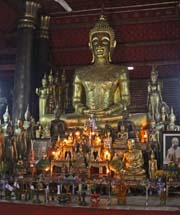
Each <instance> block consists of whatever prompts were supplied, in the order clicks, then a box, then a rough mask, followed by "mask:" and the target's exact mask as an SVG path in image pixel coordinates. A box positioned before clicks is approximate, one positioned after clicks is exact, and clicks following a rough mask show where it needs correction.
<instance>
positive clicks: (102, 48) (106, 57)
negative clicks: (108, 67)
mask: <svg viewBox="0 0 180 215" xmlns="http://www.w3.org/2000/svg"><path fill="white" fill-rule="evenodd" d="M115 46H116V40H115V35H114V30H113V29H112V28H111V27H110V26H109V24H108V22H107V21H106V19H105V17H104V16H103V15H101V16H100V18H99V20H98V22H97V23H96V24H95V26H94V27H93V28H92V29H91V31H90V33H89V47H90V49H91V50H92V54H93V59H92V62H93V63H94V62H95V61H96V60H97V61H99V62H101V61H106V62H111V54H112V51H113V49H114V48H115Z"/></svg>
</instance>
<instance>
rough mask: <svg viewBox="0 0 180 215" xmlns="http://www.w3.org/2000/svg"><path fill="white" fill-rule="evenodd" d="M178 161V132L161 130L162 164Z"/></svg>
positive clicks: (179, 159) (179, 134) (179, 136)
mask: <svg viewBox="0 0 180 215" xmlns="http://www.w3.org/2000/svg"><path fill="white" fill-rule="evenodd" d="M170 163H176V164H179V163H180V132H163V164H167V165H169V164H170Z"/></svg>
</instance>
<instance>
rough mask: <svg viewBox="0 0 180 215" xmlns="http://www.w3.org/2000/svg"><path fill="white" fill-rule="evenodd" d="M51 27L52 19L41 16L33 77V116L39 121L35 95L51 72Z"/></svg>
mask: <svg viewBox="0 0 180 215" xmlns="http://www.w3.org/2000/svg"><path fill="white" fill-rule="evenodd" d="M49 25H50V17H49V16H41V17H40V25H39V29H38V30H37V34H36V41H35V43H36V45H35V53H34V59H33V60H34V65H35V68H34V70H33V76H32V105H33V108H32V111H31V113H32V115H33V116H34V117H35V118H36V120H37V119H38V113H39V111H38V97H37V95H35V89H36V88H39V87H40V86H41V80H42V78H43V76H44V74H45V73H46V72H48V71H49V70H50V65H49Z"/></svg>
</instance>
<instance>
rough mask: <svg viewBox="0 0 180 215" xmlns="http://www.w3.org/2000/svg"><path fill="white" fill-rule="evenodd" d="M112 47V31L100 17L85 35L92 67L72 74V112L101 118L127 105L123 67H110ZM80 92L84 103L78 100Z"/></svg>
mask: <svg viewBox="0 0 180 215" xmlns="http://www.w3.org/2000/svg"><path fill="white" fill-rule="evenodd" d="M115 46H116V41H115V35H114V31H113V29H112V28H111V27H110V26H109V24H108V23H107V21H106V19H105V17H104V16H101V17H100V19H99V21H98V22H97V23H96V25H95V26H94V28H92V29H91V31H90V34H89V47H90V49H91V51H92V55H93V59H92V63H93V64H92V65H89V66H86V67H81V68H79V69H77V70H76V72H75V79H74V95H73V105H74V108H75V112H76V113H79V114H83V115H90V114H91V113H93V114H94V116H96V117H104V116H110V115H112V114H121V112H122V110H123V107H124V105H125V106H127V105H129V103H130V93H129V78H128V71H127V68H126V67H122V66H119V65H113V64H110V62H111V54H112V51H113V49H114V48H115ZM83 90H85V95H86V101H85V102H83V101H82V92H83Z"/></svg>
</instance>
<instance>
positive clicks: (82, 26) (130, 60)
mask: <svg viewBox="0 0 180 215" xmlns="http://www.w3.org/2000/svg"><path fill="white" fill-rule="evenodd" d="M57 1H58V0H56V1H55V0H38V1H36V2H39V3H40V4H41V13H42V14H45V15H50V16H51V31H50V60H51V62H52V64H53V65H56V66H57V67H60V68H62V67H65V68H69V67H70V68H72V69H73V68H74V67H76V66H78V65H85V64H89V63H90V60H91V53H90V52H89V49H88V45H87V44H88V32H89V29H90V28H91V27H92V26H93V25H94V23H95V22H96V20H97V18H98V16H99V14H100V13H101V9H102V6H103V7H104V13H105V15H106V16H107V18H108V20H109V22H110V24H111V26H112V27H113V28H114V30H115V33H116V39H117V42H118V46H117V48H116V50H115V52H114V56H113V61H114V62H115V63H125V64H127V65H130V64H134V65H135V66H136V68H137V69H136V70H134V72H133V73H132V77H133V78H136V77H137V78H140V77H141V78H146V76H147V71H148V72H149V71H150V70H149V68H150V66H151V64H153V63H157V64H159V65H160V66H161V68H162V71H163V72H164V73H163V74H166V73H168V72H167V71H168V70H169V69H171V70H172V71H171V74H173V73H176V71H177V70H179V71H180V69H179V68H180V66H179V65H180V63H179V61H180V54H179V53H180V52H179V48H180V40H179V38H180V22H179V21H180V15H179V14H180V7H179V3H178V1H166V0H163V1H161V0H151V3H149V2H148V3H147V1H145V0H128V1H127V0H121V1H120V0H116V1H110V0H104V1H102V0H99V1H97V0H96V1H95V0H91V1H85V0H76V1H75V0H66V2H67V4H68V5H69V6H70V8H72V12H66V11H65V9H64V8H63V7H62V6H61V5H60V4H59V3H58V2H57ZM22 2H23V1H22V0H2V1H0V76H1V77H2V76H3V77H6V76H7V77H9V76H12V75H13V71H14V70H15V56H16V39H17V38H16V32H17V29H16V27H17V21H18V19H19V17H20V16H21V14H22V11H23V6H22ZM143 71H144V72H143Z"/></svg>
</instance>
